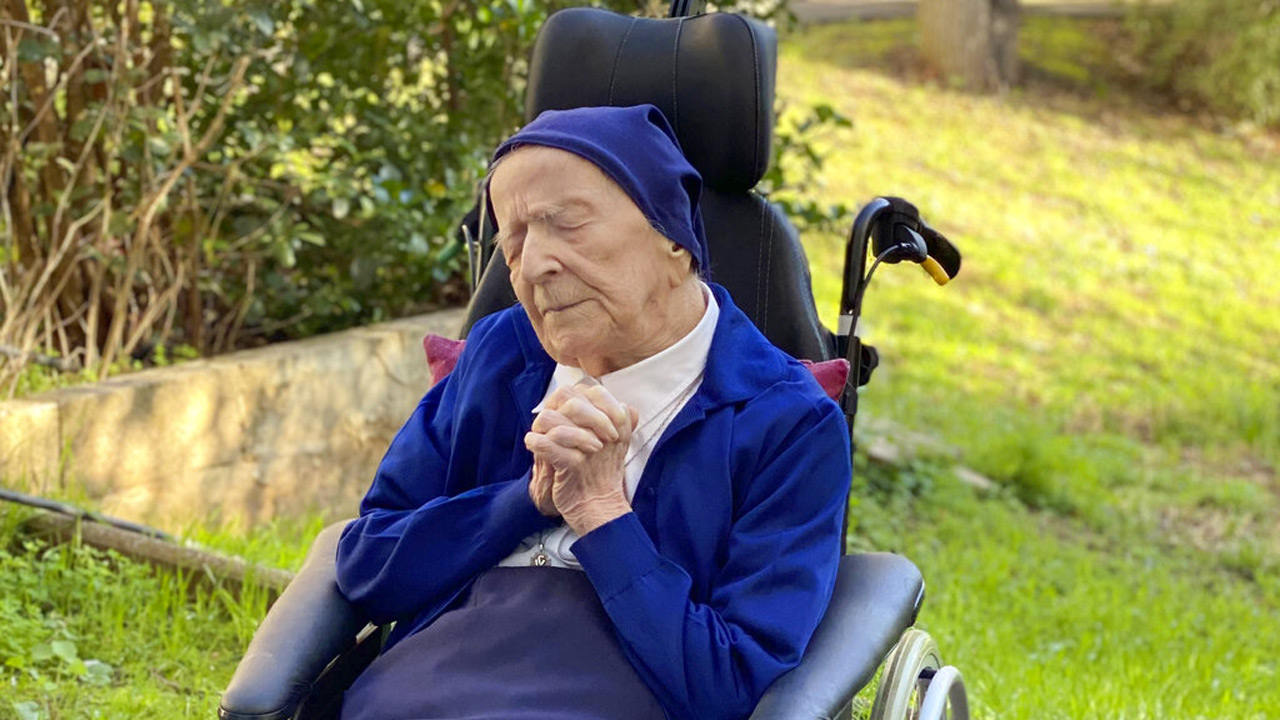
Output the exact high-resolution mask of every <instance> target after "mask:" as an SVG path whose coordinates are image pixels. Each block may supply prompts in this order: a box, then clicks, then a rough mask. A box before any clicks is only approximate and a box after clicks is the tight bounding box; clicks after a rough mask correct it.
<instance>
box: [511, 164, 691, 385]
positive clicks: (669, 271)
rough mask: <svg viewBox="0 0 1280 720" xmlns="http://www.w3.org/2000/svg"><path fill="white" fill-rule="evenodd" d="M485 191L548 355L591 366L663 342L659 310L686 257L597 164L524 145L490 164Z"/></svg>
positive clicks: (664, 310) (625, 361) (684, 269)
mask: <svg viewBox="0 0 1280 720" xmlns="http://www.w3.org/2000/svg"><path fill="white" fill-rule="evenodd" d="M489 194H490V197H491V199H492V203H493V212H494V216H495V217H496V218H497V221H498V228H499V233H498V238H497V241H498V245H499V247H500V248H501V249H502V253H503V255H505V256H506V260H507V265H508V266H509V267H510V269H511V285H512V287H514V288H515V291H516V297H518V298H519V299H520V304H521V305H523V306H524V309H525V311H526V312H527V313H528V315H529V319H530V320H531V321H532V323H533V328H534V330H535V331H536V332H537V334H538V339H539V341H540V342H541V343H542V346H543V347H544V348H545V349H546V350H547V353H548V354H550V355H551V357H552V358H554V359H555V360H556V361H557V362H560V363H563V364H566V365H574V366H577V367H581V368H583V369H584V370H587V371H588V372H590V373H592V374H598V373H601V372H607V371H612V370H614V369H618V368H620V367H625V366H626V365H629V364H631V363H632V362H635V361H637V360H639V359H642V358H644V357H648V356H649V355H652V354H654V353H656V352H658V351H660V350H661V349H663V348H665V347H666V346H667V345H669V344H670V342H671V341H672V338H670V337H669V335H670V332H669V328H666V327H664V320H663V318H665V317H667V316H668V315H669V313H668V310H669V308H668V307H667V304H668V303H670V302H671V298H672V290H673V288H675V287H677V286H678V285H680V284H682V283H684V282H686V281H688V280H689V278H690V277H691V273H692V270H691V260H690V256H689V255H688V253H687V252H684V251H683V250H680V249H679V248H678V247H676V246H673V244H672V243H671V242H670V241H669V240H667V239H666V238H664V237H662V235H661V234H659V233H658V232H657V231H656V230H654V229H653V227H652V226H650V225H649V222H648V221H647V220H646V219H645V217H644V215H643V214H642V213H641V212H640V209H639V208H638V207H636V205H635V203H633V202H632V201H631V198H630V197H628V196H627V194H626V192H625V191H623V189H622V188H621V187H619V186H618V185H617V184H616V183H614V182H613V180H611V179H610V178H609V177H608V176H607V175H605V174H604V172H603V171H601V170H600V169H599V168H598V167H596V166H595V165H594V164H592V163H591V162H589V161H587V160H584V159H583V158H580V157H578V156H577V155H574V154H572V153H569V152H565V151H563V150H557V149H554V148H547V147H542V146H528V147H524V148H520V149H517V150H516V151H514V152H513V153H511V154H510V155H508V156H507V157H505V158H504V159H503V160H502V162H501V163H499V165H498V167H497V168H496V169H495V170H494V172H493V176H492V178H491V179H490V183H489ZM677 337H678V336H677Z"/></svg>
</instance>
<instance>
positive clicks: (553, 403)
mask: <svg viewBox="0 0 1280 720" xmlns="http://www.w3.org/2000/svg"><path fill="white" fill-rule="evenodd" d="M581 397H583V394H582V390H581V389H579V388H578V387H577V386H574V385H562V386H561V387H558V388H556V390H555V392H553V393H551V394H550V395H548V396H547V397H546V399H545V400H543V401H542V407H543V408H548V409H551V410H559V409H560V406H561V405H563V404H565V403H566V402H568V401H569V400H572V399H573V398H581Z"/></svg>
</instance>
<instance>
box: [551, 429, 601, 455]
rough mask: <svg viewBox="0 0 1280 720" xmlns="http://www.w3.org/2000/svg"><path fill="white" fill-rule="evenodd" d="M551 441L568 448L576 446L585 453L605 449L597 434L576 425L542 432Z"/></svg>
mask: <svg viewBox="0 0 1280 720" xmlns="http://www.w3.org/2000/svg"><path fill="white" fill-rule="evenodd" d="M542 435H543V436H544V437H547V438H549V439H550V440H551V442H553V443H555V444H557V445H559V446H561V447H567V448H574V449H575V450H580V451H582V452H584V453H594V452H599V451H600V450H602V449H604V442H603V441H601V440H600V438H598V437H596V434H595V433H594V432H592V431H590V430H588V429H586V428H583V427H578V426H576V425H561V426H559V427H554V428H551V429H550V430H548V431H547V432H545V433H542Z"/></svg>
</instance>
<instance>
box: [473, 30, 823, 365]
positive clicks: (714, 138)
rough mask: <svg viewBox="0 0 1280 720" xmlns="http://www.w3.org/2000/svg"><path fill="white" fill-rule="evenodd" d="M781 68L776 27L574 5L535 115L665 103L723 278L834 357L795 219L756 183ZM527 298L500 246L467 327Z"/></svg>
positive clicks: (800, 343)
mask: <svg viewBox="0 0 1280 720" xmlns="http://www.w3.org/2000/svg"><path fill="white" fill-rule="evenodd" d="M776 68H777V37H776V36H775V34H774V32H773V30H772V29H771V28H769V27H768V26H766V25H764V24H763V23H761V22H758V21H756V20H752V19H749V18H745V17H742V16H740V15H732V14H721V13H714V14H710V15H700V16H697V17H685V18H664V19H656V18H636V17H628V16H625V15H618V14H616V13H612V12H608V11H605V10H598V9H594V8H572V9H568V10H562V11H560V12H558V13H556V14H554V15H552V16H551V17H550V18H549V19H548V20H547V22H546V23H545V24H544V25H543V27H542V30H541V31H540V32H539V34H538V39H537V41H536V43H535V44H534V49H533V54H532V58H531V60H530V66H529V86H528V91H527V95H526V102H525V108H526V109H525V119H526V121H529V120H532V119H533V118H535V117H537V115H538V113H540V112H542V111H543V110H563V109H568V108H573V107H587V106H601V105H614V106H627V105H637V104H640V103H652V104H653V105H656V106H657V107H658V108H659V109H661V110H662V112H663V113H664V114H665V115H666V116H667V119H668V120H669V121H670V122H671V125H672V127H673V128H674V129H675V131H676V135H677V136H678V138H679V140H680V145H681V148H682V149H683V150H684V153H685V156H686V157H688V158H689V161H690V162H691V163H692V164H693V166H694V167H696V168H697V169H698V172H700V173H701V174H702V178H703V185H704V190H703V194H702V199H701V204H702V216H703V222H704V224H705V226H706V231H707V241H708V244H709V251H710V256H711V268H710V276H711V279H712V280H713V281H715V282H718V283H720V284H721V285H724V286H725V288H726V289H728V291H729V293H730V295H732V297H733V300H734V303H735V304H737V305H738V307H739V308H741V309H742V310H743V312H745V313H746V314H747V315H748V317H750V318H751V319H752V320H753V321H754V322H755V323H756V326H757V327H759V328H760V330H761V331H762V332H763V333H764V334H765V336H766V337H768V338H769V340H770V341H772V342H773V343H774V344H775V345H777V346H778V347H779V348H781V349H783V350H785V351H786V352H788V353H790V354H791V355H793V356H794V357H797V358H804V359H809V360H815V361H817V360H826V359H829V358H831V357H833V356H834V339H833V338H832V336H831V333H830V332H829V331H827V330H826V329H825V328H823V327H822V325H821V323H819V322H818V317H817V313H816V310H815V308H814V302H813V291H812V287H811V284H810V279H809V265H808V261H807V260H806V258H805V255H804V250H803V248H802V247H801V246H800V241H799V238H798V236H797V235H796V231H795V228H794V227H792V225H791V223H790V222H788V221H787V219H786V217H785V216H784V215H783V214H782V213H781V211H779V209H778V208H777V206H775V205H773V204H771V203H769V202H768V201H767V200H766V199H765V198H763V197H762V196H760V195H759V194H758V193H756V192H754V191H753V190H752V188H754V187H755V185H756V183H758V182H759V181H760V178H761V177H762V176H763V175H764V173H765V170H766V169H768V165H769V160H770V148H771V145H772V137H773V122H774V115H773V102H774V76H775V74H776ZM515 301H516V300H515V294H514V292H513V291H512V290H511V284H510V279H509V273H508V270H507V266H506V262H505V261H504V260H503V259H502V254H501V253H500V252H498V253H496V254H495V255H494V256H493V259H492V261H491V262H490V263H489V264H488V266H487V267H486V268H485V271H484V275H483V276H482V277H481V279H480V282H479V284H478V286H477V287H476V291H475V294H474V295H473V297H472V301H471V305H470V307H469V308H468V313H467V321H466V325H465V329H464V331H463V332H464V334H465V333H466V331H467V330H469V329H470V328H471V325H472V324H473V323H474V322H475V321H476V320H478V319H479V318H481V317H484V316H485V315H487V314H489V313H491V312H495V311H497V310H501V309H503V308H506V307H509V306H510V305H511V304H512V303H514V302H515Z"/></svg>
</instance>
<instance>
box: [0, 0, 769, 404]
mask: <svg viewBox="0 0 1280 720" xmlns="http://www.w3.org/2000/svg"><path fill="white" fill-rule="evenodd" d="M581 4H583V3H582V2H581V1H575V0H551V1H550V2H534V1H533V0H447V1H426V0H422V1H417V2H404V1H403V0H357V1H356V2H352V3H326V2H318V1H317V0H279V1H275V0H245V1H244V2H234V3H232V2H219V1H217V0H175V2H172V3H154V2H146V1H142V2H130V3H122V4H106V5H103V4H102V3H93V2H90V0H69V1H68V2H65V3H59V4H48V3H42V2H36V0H24V1H23V2H12V3H5V4H4V5H3V6H2V7H0V19H5V20H7V21H9V22H6V23H5V24H4V26H3V33H0V58H3V62H0V81H2V82H0V85H3V86H4V87H6V88H12V89H13V92H8V91H6V92H5V93H3V94H0V186H2V187H3V189H4V192H3V193H0V237H2V238H3V243H2V244H0V388H2V389H0V394H3V393H4V392H6V391H7V392H9V393H11V392H13V390H14V389H15V387H17V385H18V384H19V378H21V377H22V369H23V367H24V366H25V365H26V364H27V363H28V362H29V361H30V359H31V358H33V357H40V356H43V357H42V358H41V359H42V360H43V361H45V362H46V364H49V363H52V362H53V360H56V359H59V358H61V362H62V363H65V364H67V365H68V367H69V369H74V367H85V368H87V369H88V371H89V372H88V374H89V375H90V376H93V375H102V374H106V373H108V372H110V371H111V370H112V369H113V368H117V367H122V366H123V367H128V366H129V365H130V362H129V359H130V357H133V358H139V357H150V356H151V355H152V354H153V353H154V352H155V349H156V348H161V349H163V348H165V347H166V346H168V347H173V346H179V345H181V346H189V347H191V348H194V349H195V351H196V352H198V353H200V354H209V353H216V352H221V351H224V350H227V349H231V348H234V347H240V346H244V345H252V344H258V343H261V342H266V341H269V340H277V339H284V338H289V337H298V336H304V335H310V334H315V333H319V332H324V331H328V330H334V329H338V328H341V327H347V326H351V325H355V324H359V323H362V322H369V321H377V320H381V319H385V318H388V317H394V316H399V315H403V314H406V313H409V312H413V311H416V310H421V309H424V308H426V307H429V306H431V305H433V304H437V303H440V302H448V301H456V300H457V299H459V298H460V297H461V294H462V293H463V292H465V289H464V288H462V287H461V282H460V280H459V276H460V271H461V269H462V264H463V262H464V261H465V253H464V252H461V251H462V247H461V245H460V244H459V243H458V242H457V241H456V240H455V239H454V234H455V229H456V227H457V225H456V224H457V223H458V221H459V219H460V218H461V217H462V216H463V214H464V213H465V212H466V210H467V209H469V207H470V205H471V202H472V200H473V196H474V193H475V185H476V182H477V181H478V179H479V177H480V175H481V173H482V171H483V169H484V162H485V159H486V156H487V154H488V152H489V151H490V149H491V148H492V147H493V146H494V145H495V144H496V142H497V141H498V140H499V139H501V137H503V136H504V135H506V134H508V133H509V132H511V131H512V130H514V129H515V128H516V127H517V126H518V125H519V123H520V121H521V103H522V99H523V92H524V84H525V80H524V77H525V73H526V71H527V62H526V60H525V58H526V57H527V55H528V50H529V46H530V45H531V44H532V42H533V39H534V37H535V34H536V32H537V29H538V28H539V27H540V26H541V24H542V22H543V20H545V19H546V17H547V15H548V14H550V13H551V12H553V11H555V10H557V9H559V8H561V7H565V6H569V5H581ZM592 4H596V5H603V6H607V7H610V8H612V9H615V10H620V11H624V12H635V11H636V10H637V9H640V10H642V11H647V12H650V13H654V12H662V11H664V10H665V6H666V3H662V2H655V1H654V0H594V2H592ZM726 5H731V6H732V7H733V8H734V9H739V10H743V11H745V12H750V13H753V14H756V15H760V16H768V17H774V16H780V15H781V14H784V13H785V6H784V1H783V0H741V1H740V2H737V3H726ZM33 351H36V352H37V353H38V354H39V355H33ZM60 367H61V365H60Z"/></svg>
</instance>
